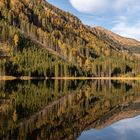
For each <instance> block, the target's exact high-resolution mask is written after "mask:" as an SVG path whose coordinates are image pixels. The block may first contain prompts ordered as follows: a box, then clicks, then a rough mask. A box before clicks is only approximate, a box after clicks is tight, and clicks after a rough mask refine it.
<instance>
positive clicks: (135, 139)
mask: <svg viewBox="0 0 140 140" xmlns="http://www.w3.org/2000/svg"><path fill="white" fill-rule="evenodd" d="M139 122H140V116H137V117H135V118H131V119H125V120H121V121H119V122H117V123H114V124H113V125H111V126H109V127H107V128H104V129H101V130H95V129H90V130H87V131H84V132H83V133H82V134H81V136H80V137H79V138H78V139H77V140H85V139H86V140H139V139H140V123H139Z"/></svg>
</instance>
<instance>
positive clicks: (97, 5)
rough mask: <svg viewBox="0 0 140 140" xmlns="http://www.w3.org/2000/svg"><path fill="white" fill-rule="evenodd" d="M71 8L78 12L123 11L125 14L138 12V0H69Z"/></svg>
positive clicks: (139, 3)
mask: <svg viewBox="0 0 140 140" xmlns="http://www.w3.org/2000/svg"><path fill="white" fill-rule="evenodd" d="M69 1H70V3H71V4H72V6H73V7H74V8H75V9H77V10H78V11H80V12H83V13H90V14H93V12H105V11H108V10H113V11H112V12H114V11H115V10H117V12H118V11H119V10H120V9H121V10H125V12H137V11H140V6H139V5H140V1H139V0H69Z"/></svg>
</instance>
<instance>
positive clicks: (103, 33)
mask: <svg viewBox="0 0 140 140" xmlns="http://www.w3.org/2000/svg"><path fill="white" fill-rule="evenodd" d="M93 31H94V33H95V34H96V35H97V36H98V37H99V38H100V39H102V40H104V41H106V42H109V43H111V44H114V45H116V47H117V46H118V47H121V48H124V49H128V50H129V51H131V52H132V53H140V42H139V41H137V40H135V39H131V38H125V37H122V36H120V35H117V34H115V33H113V32H111V31H109V30H107V29H105V28H103V27H99V26H98V27H94V28H93Z"/></svg>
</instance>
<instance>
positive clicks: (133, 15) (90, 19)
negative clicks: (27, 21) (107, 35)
mask: <svg viewBox="0 0 140 140" xmlns="http://www.w3.org/2000/svg"><path fill="white" fill-rule="evenodd" d="M47 1H48V2H50V3H51V4H53V5H55V6H57V7H59V8H61V9H63V10H65V11H68V12H70V13H72V14H74V15H75V16H77V17H78V18H79V19H80V20H81V21H82V22H83V23H84V24H86V25H90V26H93V27H94V26H102V27H104V28H107V29H109V30H111V31H113V32H115V33H117V34H119V35H122V36H125V37H129V38H135V39H137V40H139V41H140V0H47Z"/></svg>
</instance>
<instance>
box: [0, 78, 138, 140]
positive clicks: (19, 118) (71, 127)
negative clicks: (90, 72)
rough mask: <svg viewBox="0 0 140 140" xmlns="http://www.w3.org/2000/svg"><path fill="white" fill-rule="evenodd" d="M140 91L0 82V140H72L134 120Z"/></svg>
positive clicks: (106, 85) (115, 85) (126, 85)
mask: <svg viewBox="0 0 140 140" xmlns="http://www.w3.org/2000/svg"><path fill="white" fill-rule="evenodd" d="M139 91H140V87H139V81H129V82H128V81H126V82H122V81H110V80H95V81H84V80H83V81H80V80H79V81H76V80H45V81H38V80H33V81H1V83H0V139H2V140H25V139H27V140H36V139H39V140H40V139H41V140H59V139H60V140H62V139H67V140H73V139H76V138H77V137H78V136H79V135H80V133H81V132H82V131H83V130H85V129H86V128H88V127H92V128H104V127H106V126H108V125H111V124H112V123H113V122H116V121H118V120H120V119H122V118H126V117H129V116H131V117H132V116H135V115H138V114H139V112H140V111H139V108H140V104H139V97H140V93H139ZM134 110H135V111H134ZM136 110H137V111H136ZM121 114H122V115H121ZM127 114H128V115H127ZM118 115H119V117H118Z"/></svg>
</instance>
